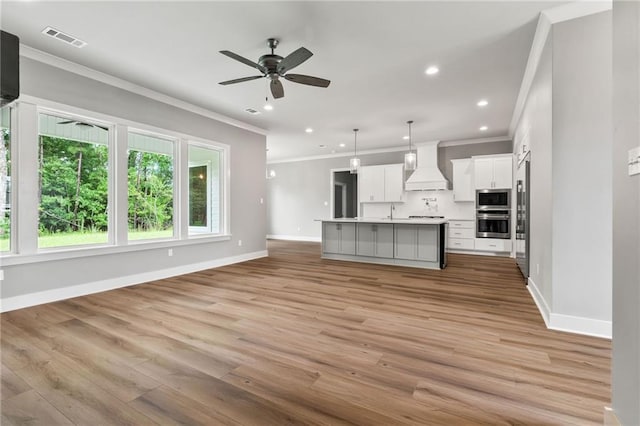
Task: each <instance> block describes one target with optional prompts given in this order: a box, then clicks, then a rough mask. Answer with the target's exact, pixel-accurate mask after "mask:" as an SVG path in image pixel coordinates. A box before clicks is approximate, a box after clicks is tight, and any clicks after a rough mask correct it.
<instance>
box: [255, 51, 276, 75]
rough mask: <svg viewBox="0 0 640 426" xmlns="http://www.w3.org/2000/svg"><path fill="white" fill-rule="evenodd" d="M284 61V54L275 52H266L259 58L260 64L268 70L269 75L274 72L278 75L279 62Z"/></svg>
mask: <svg viewBox="0 0 640 426" xmlns="http://www.w3.org/2000/svg"><path fill="white" fill-rule="evenodd" d="M280 61H282V56H280V55H275V54H266V55H262V56H260V59H258V64H259V65H261V66H263V67H264V68H265V69H266V70H267V72H266V73H265V74H266V75H268V76H272V75H273V74H275V75H278V64H279V63H280Z"/></svg>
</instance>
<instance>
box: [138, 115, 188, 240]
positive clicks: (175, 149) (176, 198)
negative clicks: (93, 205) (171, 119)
mask: <svg viewBox="0 0 640 426" xmlns="http://www.w3.org/2000/svg"><path fill="white" fill-rule="evenodd" d="M129 133H136V134H139V135H144V136H151V137H154V138H158V139H162V140H165V141H167V142H171V144H172V149H171V155H172V161H173V179H172V187H173V188H172V189H173V200H172V201H173V218H172V223H173V234H172V236H171V237H166V238H143V239H140V240H130V239H129V215H128V211H129V178H128V175H129V169H128V168H127V182H126V192H127V238H126V241H127V244H134V245H136V244H145V243H147V242H154V241H173V240H177V239H178V238H179V234H180V232H179V231H178V230H179V228H180V222H179V217H180V215H179V213H178V211H179V208H180V192H179V191H180V183H179V181H180V179H179V178H180V177H179V170H180V166H179V164H180V162H179V161H178V160H179V159H178V156H179V152H180V149H179V146H180V138H178V137H175V136H169V135H167V134H166V133H160V132H157V131H152V130H148V129H144V128H139V127H134V126H126V134H127V140H126V147H125V156H126V157H128V156H129Z"/></svg>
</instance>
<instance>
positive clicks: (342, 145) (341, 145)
mask: <svg viewBox="0 0 640 426" xmlns="http://www.w3.org/2000/svg"><path fill="white" fill-rule="evenodd" d="M339 146H340V148H344V147H345V146H347V145H345V144H343V143H341V144H340V145H339Z"/></svg>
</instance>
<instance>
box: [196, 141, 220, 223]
mask: <svg viewBox="0 0 640 426" xmlns="http://www.w3.org/2000/svg"><path fill="white" fill-rule="evenodd" d="M221 164H222V151H221V150H220V149H216V148H214V147H209V146H204V145H196V144H193V143H190V144H189V235H198V234H219V233H220V232H221V229H222V216H223V215H222V204H223V203H222V202H221V200H222V192H221V188H222V185H221V183H222V182H221V180H222V173H221Z"/></svg>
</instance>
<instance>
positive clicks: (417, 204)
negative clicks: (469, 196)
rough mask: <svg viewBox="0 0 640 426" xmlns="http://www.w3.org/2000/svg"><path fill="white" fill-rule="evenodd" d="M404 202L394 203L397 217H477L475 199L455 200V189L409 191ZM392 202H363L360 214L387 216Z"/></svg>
mask: <svg viewBox="0 0 640 426" xmlns="http://www.w3.org/2000/svg"><path fill="white" fill-rule="evenodd" d="M404 195H405V198H406V201H405V202H404V203H393V205H394V206H395V210H394V211H393V215H394V216H395V217H408V216H444V217H446V218H447V219H471V220H473V219H474V218H475V203H474V202H473V201H466V202H458V203H456V202H454V201H453V191H448V190H445V191H409V192H405V193H404ZM390 206H391V203H363V204H361V210H360V216H362V217H376V218H377V217H387V216H389V212H390Z"/></svg>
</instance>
